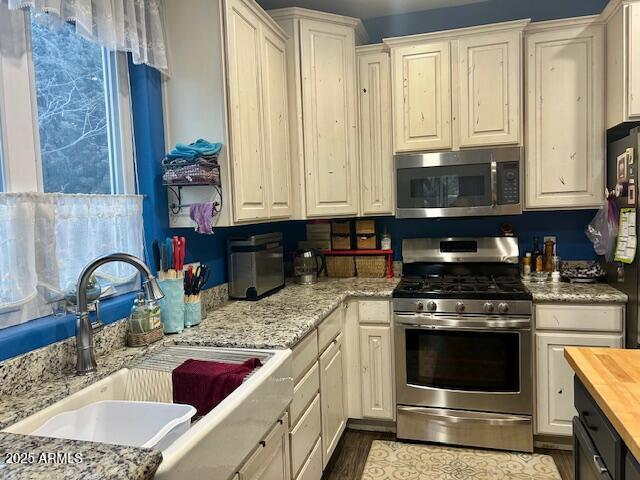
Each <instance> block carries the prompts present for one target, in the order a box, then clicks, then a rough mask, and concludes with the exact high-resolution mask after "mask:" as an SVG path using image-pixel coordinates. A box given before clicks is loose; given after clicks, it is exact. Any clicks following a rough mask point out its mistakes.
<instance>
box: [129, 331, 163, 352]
mask: <svg viewBox="0 0 640 480" xmlns="http://www.w3.org/2000/svg"><path fill="white" fill-rule="evenodd" d="M162 337H164V332H163V331H162V326H160V327H158V328H154V329H153V330H149V331H148V332H144V333H131V332H129V333H127V346H129V347H146V346H147V345H151V344H152V343H155V342H157V341H158V340H162Z"/></svg>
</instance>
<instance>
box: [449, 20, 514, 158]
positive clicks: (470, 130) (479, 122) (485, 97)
mask: <svg viewBox="0 0 640 480" xmlns="http://www.w3.org/2000/svg"><path fill="white" fill-rule="evenodd" d="M521 45H522V32H521V31H509V32H506V33H491V34H485V35H471V36H467V37H463V38H461V39H460V40H458V55H457V57H458V65H457V67H458V68H457V70H458V85H459V87H458V101H459V120H460V121H459V126H460V147H482V146H485V145H500V144H510V143H513V144H517V143H519V142H520V128H521V121H520V119H521V117H522V109H521V106H520V105H521V103H522V100H521V97H522V94H521V90H522V75H521V73H520V72H521V70H522V63H521V60H520V58H521V54H520V50H521V48H522V47H521Z"/></svg>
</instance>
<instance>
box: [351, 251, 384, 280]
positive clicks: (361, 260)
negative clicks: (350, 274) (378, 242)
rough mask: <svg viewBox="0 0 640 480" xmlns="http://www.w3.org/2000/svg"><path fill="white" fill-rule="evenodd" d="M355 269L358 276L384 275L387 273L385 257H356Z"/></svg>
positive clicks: (374, 276) (372, 276) (375, 276)
mask: <svg viewBox="0 0 640 480" xmlns="http://www.w3.org/2000/svg"><path fill="white" fill-rule="evenodd" d="M356 271H357V272H358V276H359V277H369V278H380V277H384V276H385V275H386V274H387V258H386V257H383V256H380V257H377V256H362V257H356Z"/></svg>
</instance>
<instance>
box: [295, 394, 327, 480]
mask: <svg viewBox="0 0 640 480" xmlns="http://www.w3.org/2000/svg"><path fill="white" fill-rule="evenodd" d="M320 428H321V427H320V395H316V398H315V399H314V400H313V402H311V405H309V408H308V409H307V411H306V412H305V413H304V414H303V415H302V418H300V421H299V422H298V424H297V425H296V426H295V427H294V429H293V430H291V473H292V474H293V476H294V477H295V476H296V475H297V474H298V472H299V471H300V468H301V467H302V465H303V464H304V461H305V459H306V458H307V456H308V455H309V452H311V449H312V448H313V445H314V444H315V443H316V440H317V439H318V437H319V436H320Z"/></svg>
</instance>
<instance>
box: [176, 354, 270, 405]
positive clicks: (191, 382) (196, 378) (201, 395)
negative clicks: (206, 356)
mask: <svg viewBox="0 0 640 480" xmlns="http://www.w3.org/2000/svg"><path fill="white" fill-rule="evenodd" d="M261 365H262V364H261V363H260V360H258V359H257V358H250V359H249V360H247V361H246V362H244V363H243V364H241V365H238V364H232V363H223V362H210V361H203V360H193V359H189V360H187V361H185V362H184V363H183V364H182V365H180V366H179V367H177V368H175V369H174V370H173V372H171V380H172V382H173V403H183V404H187V405H193V406H194V407H195V408H196V410H198V413H197V414H196V415H198V416H202V415H206V414H207V413H209V412H210V411H211V410H213V408H215V406H216V405H218V404H219V403H220V402H222V401H223V400H224V399H225V398H227V397H228V396H229V395H230V394H231V393H232V392H233V391H234V390H235V389H236V388H238V387H239V386H240V385H242V381H243V380H244V379H245V378H246V376H247V375H249V374H250V373H251V372H252V371H253V370H254V369H255V368H257V367H259V366H261Z"/></svg>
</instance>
